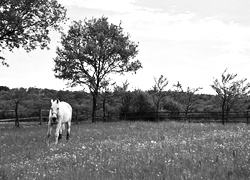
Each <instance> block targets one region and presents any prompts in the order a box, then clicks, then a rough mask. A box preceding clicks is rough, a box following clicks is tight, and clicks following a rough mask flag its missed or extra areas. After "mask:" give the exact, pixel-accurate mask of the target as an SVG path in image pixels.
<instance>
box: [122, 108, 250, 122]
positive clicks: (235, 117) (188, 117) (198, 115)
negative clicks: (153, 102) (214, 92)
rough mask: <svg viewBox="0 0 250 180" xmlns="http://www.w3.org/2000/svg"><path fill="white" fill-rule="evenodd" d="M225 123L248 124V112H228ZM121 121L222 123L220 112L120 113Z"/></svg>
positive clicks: (249, 112)
mask: <svg viewBox="0 0 250 180" xmlns="http://www.w3.org/2000/svg"><path fill="white" fill-rule="evenodd" d="M224 118H225V123H250V111H244V112H229V113H228V114H224ZM120 119H121V120H130V121H134V120H143V121H168V120H175V121H188V122H189V123H190V122H219V123H221V122H222V113H221V112H189V113H186V112H145V113H121V114H120Z"/></svg>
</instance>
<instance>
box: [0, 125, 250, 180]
mask: <svg viewBox="0 0 250 180" xmlns="http://www.w3.org/2000/svg"><path fill="white" fill-rule="evenodd" d="M0 128H1V131H0V137H1V138H0V149H1V156H0V178H2V179H82V178H83V177H84V178H85V179H93V178H94V179H111V180H112V179H222V180H226V179H249V178H250V173H249V168H250V163H249V150H250V134H249V131H250V129H249V128H250V127H249V126H245V125H244V124H237V125H235V124H233V125H226V126H222V125H218V124H207V123H206V124H198V123H195V124H188V123H175V122H168V123H166V122H164V123H149V122H147V123H146V122H119V123H96V124H89V123H88V124H82V125H81V124H80V125H78V126H72V138H71V140H70V141H66V140H64V139H63V140H62V141H61V143H59V144H58V145H57V146H55V145H54V144H47V145H46V143H45V142H44V136H45V134H46V130H47V129H46V127H38V126H26V127H23V128H22V129H13V128H9V127H8V126H5V127H3V126H1V127H0Z"/></svg>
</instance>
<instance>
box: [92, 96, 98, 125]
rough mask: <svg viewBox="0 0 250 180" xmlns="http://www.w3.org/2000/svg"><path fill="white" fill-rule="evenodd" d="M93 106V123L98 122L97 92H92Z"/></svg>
mask: <svg viewBox="0 0 250 180" xmlns="http://www.w3.org/2000/svg"><path fill="white" fill-rule="evenodd" d="M92 96H93V106H92V123H95V122H96V108H97V93H92Z"/></svg>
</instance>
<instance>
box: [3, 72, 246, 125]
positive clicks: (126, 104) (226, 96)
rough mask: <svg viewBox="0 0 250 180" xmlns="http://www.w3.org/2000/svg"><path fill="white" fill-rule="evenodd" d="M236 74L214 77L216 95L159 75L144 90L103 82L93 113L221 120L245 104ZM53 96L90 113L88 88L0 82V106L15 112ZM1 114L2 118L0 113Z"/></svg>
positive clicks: (26, 112)
mask: <svg viewBox="0 0 250 180" xmlns="http://www.w3.org/2000/svg"><path fill="white" fill-rule="evenodd" d="M236 77H237V75H236V74H230V73H227V71H224V72H223V73H222V75H221V78H217V79H214V82H213V84H212V85H211V88H213V89H214V90H215V91H216V92H217V94H216V95H208V94H199V93H198V92H199V90H200V89H202V88H201V87H198V88H190V87H188V88H186V89H183V88H182V85H181V83H180V82H177V83H176V84H174V85H173V86H172V87H170V89H167V87H168V85H169V81H168V80H167V78H166V77H164V76H163V75H161V76H160V77H159V78H154V84H153V85H152V88H151V89H150V90H147V91H142V90H140V89H135V90H133V91H131V90H130V88H129V82H128V81H126V82H123V83H122V84H121V85H117V84H108V83H107V84H106V85H105V86H104V87H105V88H102V90H101V91H100V94H99V96H98V98H97V100H96V102H95V103H96V117H99V118H100V117H101V118H102V119H103V120H106V119H107V117H110V116H114V115H115V116H119V115H120V114H129V113H136V114H139V115H143V114H147V113H148V112H172V113H180V112H184V113H185V115H186V118H187V117H188V113H190V112H222V123H223V124H224V123H225V121H226V119H227V116H228V114H229V112H230V111H237V112H243V111H246V110H247V109H248V108H249V96H248V94H249V91H248V89H249V84H248V83H246V79H242V80H236ZM57 98H58V99H60V100H61V101H66V102H68V103H70V104H71V105H72V107H73V109H74V110H78V111H79V113H81V114H82V115H83V116H85V117H89V118H90V117H92V113H93V109H92V105H93V103H94V102H93V99H92V94H91V92H86V91H68V90H67V91H62V90H60V91H57V90H52V89H40V88H14V89H9V88H8V87H6V86H0V110H3V111H4V110H12V109H14V110H15V113H16V115H18V113H19V112H22V115H23V116H34V115H36V116H38V109H49V108H50V100H51V99H57ZM1 116H2V117H0V118H4V117H3V114H1ZM91 120H92V122H95V121H93V119H92V118H91ZM155 120H158V117H156V119H155ZM16 126H19V122H16Z"/></svg>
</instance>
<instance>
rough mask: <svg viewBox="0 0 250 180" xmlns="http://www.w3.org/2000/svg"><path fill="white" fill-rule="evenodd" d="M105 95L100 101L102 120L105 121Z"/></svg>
mask: <svg viewBox="0 0 250 180" xmlns="http://www.w3.org/2000/svg"><path fill="white" fill-rule="evenodd" d="M105 105H106V97H105V96H104V97H103V101H102V111H103V121H105V120H106V119H105V118H106V106H105Z"/></svg>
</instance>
